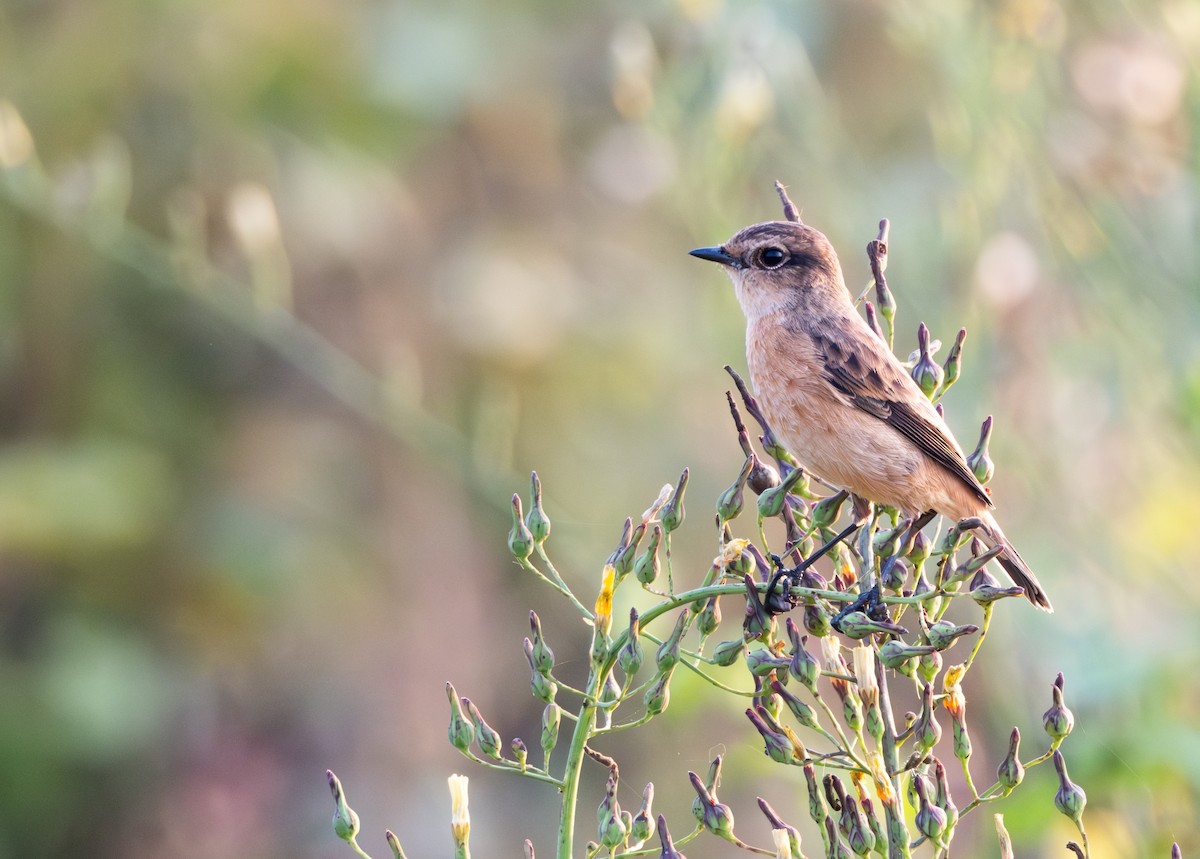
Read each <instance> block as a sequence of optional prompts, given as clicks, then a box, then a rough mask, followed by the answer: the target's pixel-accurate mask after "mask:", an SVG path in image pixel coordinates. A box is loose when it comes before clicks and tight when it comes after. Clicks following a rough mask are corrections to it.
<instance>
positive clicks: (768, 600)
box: [763, 521, 863, 614]
mask: <svg viewBox="0 0 1200 859" xmlns="http://www.w3.org/2000/svg"><path fill="white" fill-rule="evenodd" d="M862 524H863V523H862V522H858V521H855V522H851V523H850V524H849V525H847V526H846V527H845V528H843V529H842V530H841V532H840V533H839V534H837V535H836V536H834V537H833V539H831V540H830V541H829V542H828V543H826V544H825V545H824V546H822V547H821V548H819V549H817V550H816V551H815V552H813V553H812V554H811V555H809V556H808V557H807V558H805V559H804V560H803V561H801V562H800V563H799V564H797V565H796V566H794V567H792V568H791V569H790V570H789V569H787V568H786V567H784V565H783V559H782V558H780V557H779V556H778V555H772V556H771V560H772V561H773V562H774V564H775V572H774V574H772V576H771V580H770V581H769V582H767V590H766V593H765V594H764V596H763V603H764V604H765V605H766V606H767V609H768V610H769V611H771V612H772V613H774V614H779V613H781V612H784V611H787V610H788V608H791V607H792V603H791V600H790V598H786V597H785V595H784V594H780V595H779V597H778V598H777V597H776V595H775V588H776V586H777V585H778V584H779V582H780V581H781V580H782V579H783V578H784V577H786V578H788V579H789V580H791V581H795V580H796V579H797V578H798V577H799V576H800V574H801V573H803V572H804V571H805V570H807V569H808V568H809V567H811V566H812V565H813V564H815V563H816V562H817V561H818V560H820V559H821V558H823V557H825V555H827V554H829V552H830V551H831V550H832V549H833V547H834V546H836V545H837V544H838V543H840V542H842V541H843V540H845V539H846V538H847V537H849V536H850V535H851V534H853V533H854V532H855V531H857V530H858V529H859V528H861V527H862Z"/></svg>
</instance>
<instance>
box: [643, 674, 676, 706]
mask: <svg viewBox="0 0 1200 859" xmlns="http://www.w3.org/2000/svg"><path fill="white" fill-rule="evenodd" d="M673 670H674V669H672V670H671V671H661V672H659V673H658V674H657V675H655V677H654V680H653V682H651V684H650V688H649V689H647V690H646V694H645V696H644V697H643V699H642V700H643V701H644V702H645V704H646V713H647V715H650V716H657V715H658V714H660V713H662V712H663V711H664V710H666V709H667V705H668V704H669V703H671V685H670V684H671V673H672V671H673Z"/></svg>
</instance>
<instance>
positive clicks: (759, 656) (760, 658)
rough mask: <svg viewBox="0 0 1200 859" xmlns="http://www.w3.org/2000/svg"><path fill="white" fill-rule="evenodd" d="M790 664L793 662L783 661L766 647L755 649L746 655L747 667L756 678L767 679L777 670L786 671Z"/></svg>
mask: <svg viewBox="0 0 1200 859" xmlns="http://www.w3.org/2000/svg"><path fill="white" fill-rule="evenodd" d="M790 664H791V660H788V659H782V658H780V657H778V656H776V655H775V654H774V653H772V652H771V651H770V650H767V649H766V648H765V647H758V648H755V649H754V650H751V651H750V652H749V653H747V654H746V667H747V668H748V669H749V670H750V673H751V674H753V675H754V676H755V677H766V676H767V675H768V674H770V673H771V672H772V671H775V670H776V669H780V670H786V669H787V667H788V666H789V665H790Z"/></svg>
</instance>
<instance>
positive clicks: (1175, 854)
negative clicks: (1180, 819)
mask: <svg viewBox="0 0 1200 859" xmlns="http://www.w3.org/2000/svg"><path fill="white" fill-rule="evenodd" d="M1171 859H1183V851H1182V850H1180V849H1179V842H1174V843H1172V844H1171Z"/></svg>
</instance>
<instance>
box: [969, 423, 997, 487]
mask: <svg viewBox="0 0 1200 859" xmlns="http://www.w3.org/2000/svg"><path fill="white" fill-rule="evenodd" d="M991 441H992V416H991V415H988V416H987V417H986V418H984V419H983V426H982V427H980V430H979V444H977V445H976V446H975V450H974V451H973V452H972V453H971V455H970V456H968V457H967V465H968V466H969V467H970V469H971V471H972V473H973V474H974V475H975V478H976V479H977V480H978V481H979V482H980V483H982V484H984V485H986V484H987V482H988V481H989V480H991V479H992V475H993V474H995V473H996V464H995V463H994V462H992V457H991V455H990V454H989V453H988V445H990V444H991Z"/></svg>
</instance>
